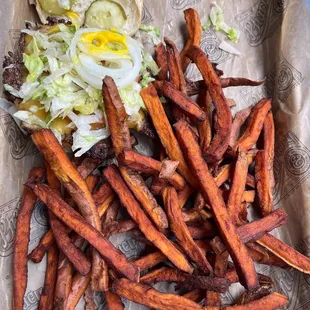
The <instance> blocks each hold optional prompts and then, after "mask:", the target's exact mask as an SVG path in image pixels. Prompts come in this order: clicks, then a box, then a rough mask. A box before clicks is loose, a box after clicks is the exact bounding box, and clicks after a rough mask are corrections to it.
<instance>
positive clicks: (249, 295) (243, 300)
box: [237, 286, 271, 305]
mask: <svg viewBox="0 0 310 310" xmlns="http://www.w3.org/2000/svg"><path fill="white" fill-rule="evenodd" d="M270 293H271V291H270V288H269V287H266V286H261V287H259V288H258V289H257V290H255V291H253V292H244V293H243V294H242V295H241V296H240V297H239V299H238V301H237V304H238V305H245V304H248V303H250V302H252V301H254V300H258V299H261V298H262V297H265V296H267V295H269V294H270Z"/></svg>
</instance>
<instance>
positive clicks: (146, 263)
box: [134, 251, 167, 270]
mask: <svg viewBox="0 0 310 310" xmlns="http://www.w3.org/2000/svg"><path fill="white" fill-rule="evenodd" d="M165 260H167V256H166V255H164V254H163V253H162V252H160V251H158V252H154V253H151V254H148V255H145V256H142V257H140V258H137V259H136V260H135V261H134V263H135V265H136V266H137V267H139V268H140V270H145V269H149V268H152V267H154V266H156V265H157V264H159V263H161V262H164V261H165Z"/></svg>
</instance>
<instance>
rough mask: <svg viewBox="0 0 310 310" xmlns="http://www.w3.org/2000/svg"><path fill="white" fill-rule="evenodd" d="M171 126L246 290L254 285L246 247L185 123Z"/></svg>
mask: <svg viewBox="0 0 310 310" xmlns="http://www.w3.org/2000/svg"><path fill="white" fill-rule="evenodd" d="M175 129H176V133H177V138H178V141H179V143H180V145H181V148H182V149H183V151H184V154H186V157H187V160H188V163H189V164H190V166H191V167H192V170H193V172H194V173H195V175H196V177H197V179H198V181H199V183H200V188H201V192H202V194H203V196H204V199H205V200H208V201H209V202H210V207H211V210H212V213H213V216H214V219H215V221H216V223H217V226H218V228H219V232H220V235H221V237H222V239H223V241H224V243H225V245H226V247H227V249H228V252H229V254H230V255H231V257H232V259H233V261H234V263H235V265H236V269H237V270H238V274H239V278H240V279H241V284H242V285H244V286H245V287H246V288H247V289H249V290H251V289H254V288H256V287H257V284H258V283H257V275H256V272H255V268H254V264H253V261H252V260H251V258H250V257H249V255H248V252H247V250H246V247H245V246H244V244H243V243H242V241H241V240H240V237H239V235H238V233H237V231H236V228H235V227H234V225H233V223H232V222H231V220H230V218H229V214H228V212H227V209H226V206H225V204H224V201H223V198H222V196H221V194H220V191H219V189H218V187H217V185H216V183H215V181H214V179H213V177H212V176H211V174H210V172H209V169H208V166H207V164H206V163H205V161H204V159H203V157H202V155H201V151H200V148H199V146H198V144H197V143H196V142H195V139H194V137H193V135H192V133H191V131H190V129H189V127H188V124H187V123H186V122H185V121H182V120H181V121H178V122H177V123H176V124H175Z"/></svg>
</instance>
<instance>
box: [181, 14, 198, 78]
mask: <svg viewBox="0 0 310 310" xmlns="http://www.w3.org/2000/svg"><path fill="white" fill-rule="evenodd" d="M184 18H185V21H186V25H187V31H188V40H187V42H186V44H185V46H184V48H183V50H182V52H181V63H182V68H183V71H184V72H185V71H186V68H187V66H188V65H189V64H190V62H191V60H190V59H189V58H188V57H187V55H186V54H187V51H188V50H189V48H190V47H191V46H193V45H196V46H199V45H200V40H201V34H202V27H201V23H200V19H199V15H198V13H197V12H196V11H195V10H194V9H187V10H185V11H184Z"/></svg>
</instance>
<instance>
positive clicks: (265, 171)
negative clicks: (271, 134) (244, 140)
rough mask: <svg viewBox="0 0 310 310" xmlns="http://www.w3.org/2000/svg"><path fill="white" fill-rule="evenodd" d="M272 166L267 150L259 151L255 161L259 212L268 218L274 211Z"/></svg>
mask: <svg viewBox="0 0 310 310" xmlns="http://www.w3.org/2000/svg"><path fill="white" fill-rule="evenodd" d="M270 177H271V173H270V166H269V160H268V154H267V152H266V151H265V150H261V151H258V152H257V154H256V159H255V179H256V189H257V195H258V198H259V211H260V213H261V214H262V216H266V215H268V214H270V213H271V212H272V211H273V196H272V188H271V186H270V184H271V182H272V180H270Z"/></svg>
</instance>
